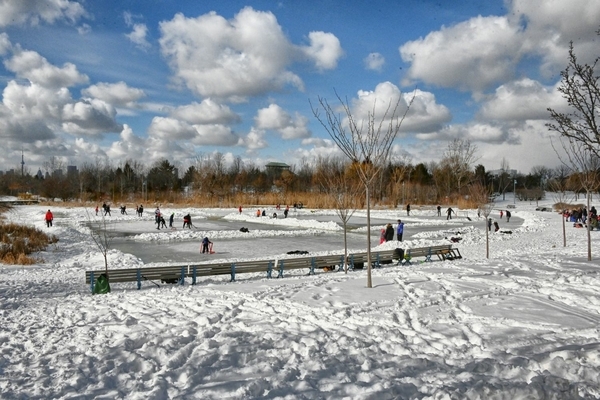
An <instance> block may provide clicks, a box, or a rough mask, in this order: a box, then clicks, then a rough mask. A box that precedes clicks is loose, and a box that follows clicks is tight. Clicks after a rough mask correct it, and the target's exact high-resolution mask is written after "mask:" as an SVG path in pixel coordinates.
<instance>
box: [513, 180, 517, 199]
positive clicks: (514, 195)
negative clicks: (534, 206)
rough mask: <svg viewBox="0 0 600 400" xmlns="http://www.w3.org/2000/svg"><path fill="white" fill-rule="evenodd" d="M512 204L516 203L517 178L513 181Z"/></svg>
mask: <svg viewBox="0 0 600 400" xmlns="http://www.w3.org/2000/svg"><path fill="white" fill-rule="evenodd" d="M513 204H517V180H516V179H515V180H514V181H513Z"/></svg>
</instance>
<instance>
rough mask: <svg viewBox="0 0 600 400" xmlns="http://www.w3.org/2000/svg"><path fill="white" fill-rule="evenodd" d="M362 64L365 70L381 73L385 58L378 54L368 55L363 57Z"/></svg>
mask: <svg viewBox="0 0 600 400" xmlns="http://www.w3.org/2000/svg"><path fill="white" fill-rule="evenodd" d="M363 62H364V64H365V68H366V69H369V70H372V71H377V72H381V70H383V65H384V64H385V57H383V55H381V54H380V53H370V54H369V55H368V56H366V57H365V59H364V60H363Z"/></svg>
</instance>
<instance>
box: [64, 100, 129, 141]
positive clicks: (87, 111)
mask: <svg viewBox="0 0 600 400" xmlns="http://www.w3.org/2000/svg"><path fill="white" fill-rule="evenodd" d="M116 114H117V112H116V110H115V108H114V107H113V106H111V105H110V104H107V103H105V102H104V101H102V100H97V99H91V100H87V99H82V100H80V101H77V102H75V103H69V104H65V105H64V107H63V110H62V121H63V123H62V128H63V130H64V131H65V132H68V133H71V134H73V135H99V134H102V133H105V132H119V131H121V130H122V129H123V128H122V126H121V125H119V124H117V123H116V121H115V117H116Z"/></svg>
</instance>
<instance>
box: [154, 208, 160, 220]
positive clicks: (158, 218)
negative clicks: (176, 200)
mask: <svg viewBox="0 0 600 400" xmlns="http://www.w3.org/2000/svg"><path fill="white" fill-rule="evenodd" d="M154 222H156V223H157V224H158V223H159V222H160V208H158V207H156V210H154Z"/></svg>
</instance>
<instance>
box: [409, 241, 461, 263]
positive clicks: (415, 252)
mask: <svg viewBox="0 0 600 400" xmlns="http://www.w3.org/2000/svg"><path fill="white" fill-rule="evenodd" d="M434 255H436V256H437V257H438V259H439V260H440V261H445V260H455V259H458V258H462V255H461V254H460V251H459V250H458V249H455V248H453V247H452V245H451V244H444V245H440V246H430V247H416V248H414V249H406V250H405V251H404V259H403V260H400V262H399V264H406V265H412V263H411V259H412V258H414V257H425V262H431V261H433V260H432V259H431V257H432V256H434Z"/></svg>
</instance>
